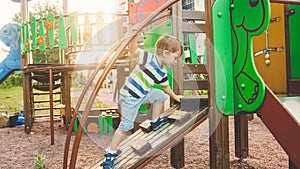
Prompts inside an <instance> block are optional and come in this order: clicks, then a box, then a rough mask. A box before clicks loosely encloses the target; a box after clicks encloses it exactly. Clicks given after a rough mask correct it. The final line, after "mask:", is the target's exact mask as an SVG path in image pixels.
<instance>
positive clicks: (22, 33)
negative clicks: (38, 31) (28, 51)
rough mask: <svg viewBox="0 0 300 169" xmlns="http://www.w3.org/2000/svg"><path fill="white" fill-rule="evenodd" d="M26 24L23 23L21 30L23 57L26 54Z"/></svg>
mask: <svg viewBox="0 0 300 169" xmlns="http://www.w3.org/2000/svg"><path fill="white" fill-rule="evenodd" d="M24 25H25V24H24V22H22V25H21V29H20V37H21V54H22V55H23V54H24V53H25V46H26V42H25V37H24V36H25V34H24Z"/></svg>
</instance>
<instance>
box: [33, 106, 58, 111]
mask: <svg viewBox="0 0 300 169" xmlns="http://www.w3.org/2000/svg"><path fill="white" fill-rule="evenodd" d="M53 109H55V110H58V109H60V108H59V107H53ZM41 110H50V107H39V108H34V111H41Z"/></svg>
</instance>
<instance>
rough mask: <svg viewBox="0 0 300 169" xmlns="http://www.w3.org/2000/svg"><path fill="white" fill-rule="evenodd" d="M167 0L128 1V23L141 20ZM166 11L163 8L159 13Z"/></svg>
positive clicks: (165, 12)
mask: <svg viewBox="0 0 300 169" xmlns="http://www.w3.org/2000/svg"><path fill="white" fill-rule="evenodd" d="M167 1H168V0H141V1H140V2H139V3H134V2H129V3H128V14H129V23H130V24H136V23H140V22H142V21H143V20H144V19H145V18H146V17H147V16H148V15H150V14H151V13H152V12H153V11H155V10H156V9H157V8H159V7H160V6H162V5H163V4H164V3H166V2H167ZM167 13H168V11H167V10H165V11H164V12H162V13H161V14H167ZM165 20H166V19H165ZM160 22H162V21H160Z"/></svg>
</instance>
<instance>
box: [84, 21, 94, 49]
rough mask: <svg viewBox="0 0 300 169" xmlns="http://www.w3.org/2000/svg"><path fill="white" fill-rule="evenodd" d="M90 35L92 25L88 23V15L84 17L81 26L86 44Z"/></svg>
mask: <svg viewBox="0 0 300 169" xmlns="http://www.w3.org/2000/svg"><path fill="white" fill-rule="evenodd" d="M91 37H92V26H91V23H90V19H89V16H88V15H86V16H85V17H84V27H83V42H84V43H85V44H86V43H87V42H88V41H89V40H90V39H91Z"/></svg>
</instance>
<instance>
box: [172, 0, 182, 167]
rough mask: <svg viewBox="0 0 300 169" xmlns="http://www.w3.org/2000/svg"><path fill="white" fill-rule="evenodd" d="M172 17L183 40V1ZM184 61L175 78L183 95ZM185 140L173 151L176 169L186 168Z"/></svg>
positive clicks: (178, 34) (174, 74)
mask: <svg viewBox="0 0 300 169" xmlns="http://www.w3.org/2000/svg"><path fill="white" fill-rule="evenodd" d="M172 17H173V36H175V37H177V38H178V39H183V35H182V30H183V26H182V25H183V22H182V3H181V1H180V2H179V3H177V4H175V5H173V6H172ZM182 64H183V63H182V60H181V59H179V60H178V61H177V64H176V65H175V66H174V69H173V70H174V72H173V78H174V89H173V90H174V92H175V93H176V94H181V95H183V68H182ZM182 151H183V152H184V139H182V140H181V141H180V143H179V144H178V145H175V146H174V147H173V148H172V149H171V161H172V166H173V167H174V168H182V167H184V154H183V153H182Z"/></svg>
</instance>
